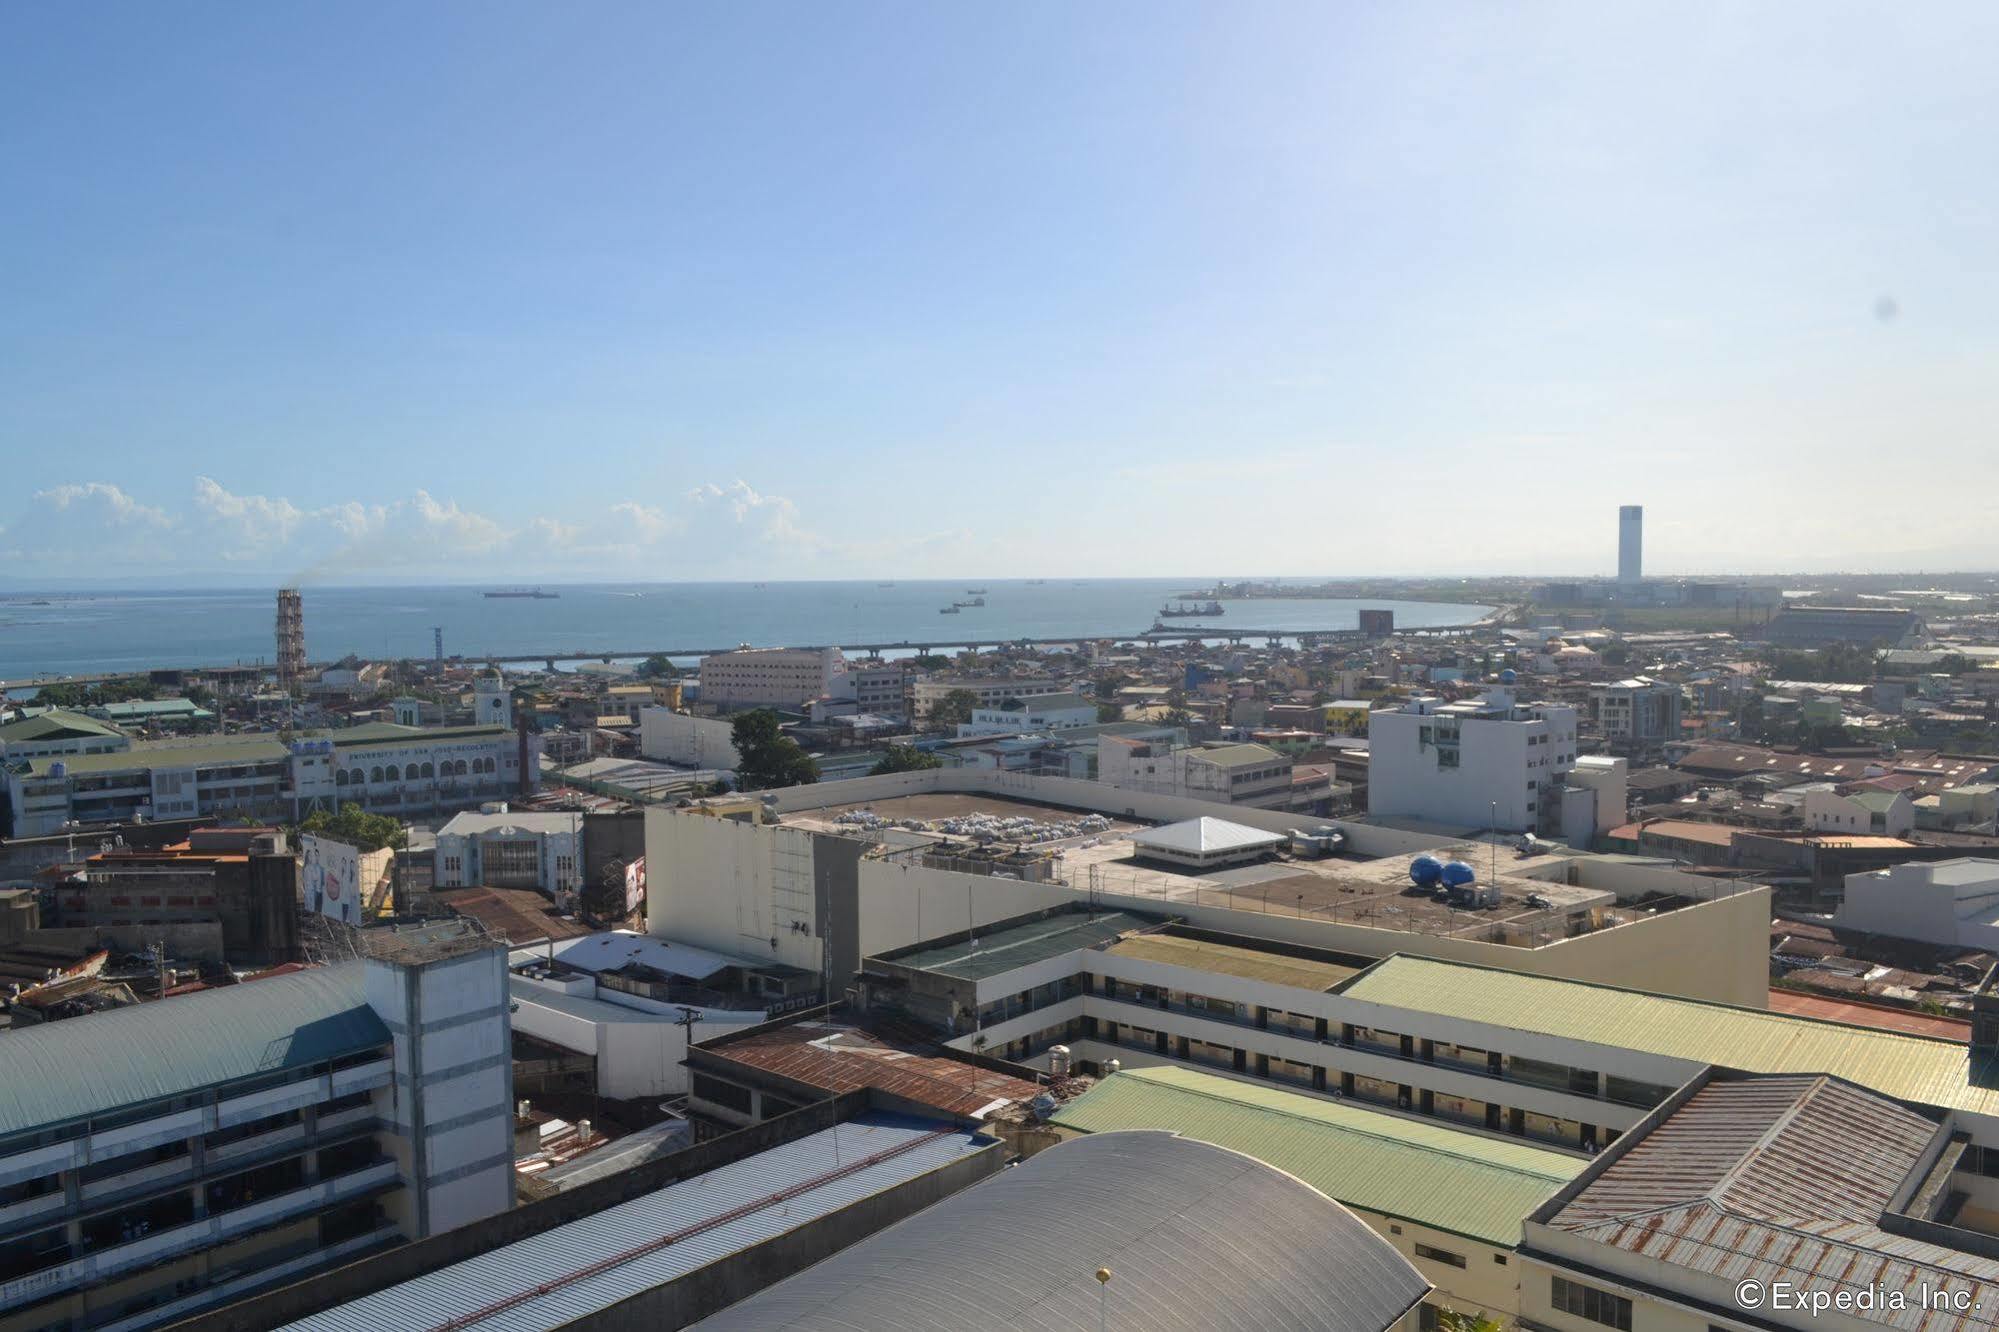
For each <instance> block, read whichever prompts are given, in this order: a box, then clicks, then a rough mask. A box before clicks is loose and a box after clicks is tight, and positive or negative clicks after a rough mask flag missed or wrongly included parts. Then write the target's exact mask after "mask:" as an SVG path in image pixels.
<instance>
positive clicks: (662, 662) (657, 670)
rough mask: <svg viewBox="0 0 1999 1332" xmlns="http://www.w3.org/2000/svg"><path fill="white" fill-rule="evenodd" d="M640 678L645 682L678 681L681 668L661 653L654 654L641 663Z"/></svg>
mask: <svg viewBox="0 0 1999 1332" xmlns="http://www.w3.org/2000/svg"><path fill="white" fill-rule="evenodd" d="M638 673H639V677H640V678H641V679H645V680H677V679H679V678H680V668H679V667H678V666H675V665H674V664H673V663H672V662H671V661H669V660H667V658H666V657H665V656H664V655H662V654H660V653H657V652H655V653H653V655H652V656H650V657H647V658H646V659H645V660H644V661H642V662H640V663H639V672H638Z"/></svg>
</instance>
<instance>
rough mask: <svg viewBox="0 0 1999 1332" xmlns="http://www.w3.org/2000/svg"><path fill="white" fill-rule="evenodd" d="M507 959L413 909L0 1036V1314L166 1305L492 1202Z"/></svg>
mask: <svg viewBox="0 0 1999 1332" xmlns="http://www.w3.org/2000/svg"><path fill="white" fill-rule="evenodd" d="M506 974H507V973H506V955H505V953H504V951H503V950H502V949H501V948H500V947H498V946H497V945H495V944H494V943H492V942H491V941H489V940H487V939H486V938H485V937H484V936H482V935H476V934H473V933H470V932H466V931H463V930H462V929H460V928H459V927H457V926H455V925H454V926H453V927H452V928H450V929H444V928H439V927H432V928H431V929H429V930H426V931H425V932H423V933H422V934H420V935H415V936H404V935H397V936H393V937H392V938H391V939H390V940H389V941H388V942H387V943H386V944H385V945H384V946H383V947H382V948H381V950H380V953H379V955H376V956H370V957H369V958H368V959H367V960H365V961H357V962H348V963H343V964H340V965H337V966H331V967H319V968H308V969H306V970H302V971H298V972H294V973H290V974H285V975H278V976H272V977H269V978H266V979H263V980H257V981H252V982H248V983H245V984H240V985H232V986H224V987H220V988H215V989H209V990H204V991H202V992H200V993H198V994H193V995H187V996H182V997H177V998H172V999H165V1000H161V1001H159V1002H157V1003H150V1004H143V1005H140V1006H137V1007H132V1008H123V1009H118V1010H114V1011H110V1012H105V1013H98V1014H92V1015H89V1016H85V1017H79V1018H72V1019H70V1020H68V1021H65V1022H61V1023H57V1024H54V1025H51V1026H46V1027H37V1028H33V1029H29V1030H23V1031H17V1032H14V1033H11V1034H9V1035H8V1036H6V1037H5V1038H4V1040H0V1087H4V1088H5V1094H4V1095H0V1332H26V1330H27V1329H30V1328H34V1329H41V1328H50V1327H89V1328H105V1329H109V1328H118V1329H137V1328H146V1327H153V1326H158V1325H160V1324H164V1323H170V1322H175V1321H178V1320H179V1319H181V1318H184V1317H187V1316H189V1315H190V1314H193V1313H196V1312H199V1311H200V1310H202V1309H205V1308H210V1307H213V1306H215V1305H219V1304H222V1303H226V1302H229V1301H232V1300H235V1299H238V1298H241V1297H243V1296H244V1295H247V1294H250V1293H252V1292H255V1291H258V1290H260V1289H263V1288H267V1287H270V1286H274V1285H278V1284H281V1283H285V1282H289V1281H292V1280H296V1279H297V1278H298V1277H299V1276H301V1275H303V1274H307V1273H311V1272H314V1271H318V1270H322V1269H325V1268H328V1267H332V1266H336V1265H339V1264H342V1263H346V1262H349V1261H351V1260H352V1259H353V1258H355V1257H356V1256H358V1255H360V1254H363V1253H366V1252H369V1251H371V1250H374V1249H378V1248H382V1247H384V1246H387V1245H392V1244H396V1243H399V1242H402V1241H404V1240H413V1239H420V1238H423V1237H425V1236H429V1235H434V1234H437V1233H439V1232H442V1231H445V1230H449V1229H452V1228H454V1227H457V1226H461V1225H465V1224H467V1223H469V1222H474V1221H478V1220H481V1219H483V1218H485V1217H490V1216H493V1215H495V1214H496V1213H499V1212H502V1211H505V1210H507V1209H508V1208H509V1207H511V1206H512V1204H513V1189H514V1181H513V1109H514V1107H513V1101H512V1061H511V1057H510V1053H509V1051H510V1043H511V1039H510V1036H509V1024H508V1012H507V1005H508V999H507V988H506Z"/></svg>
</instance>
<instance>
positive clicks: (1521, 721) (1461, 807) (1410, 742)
mask: <svg viewBox="0 0 1999 1332" xmlns="http://www.w3.org/2000/svg"><path fill="white" fill-rule="evenodd" d="M1367 722H1368V725H1367V734H1368V746H1367V748H1368V771H1367V799H1368V804H1367V809H1368V813H1369V814H1370V815H1373V816H1375V817H1379V818H1404V819H1421V820H1423V821H1424V822H1426V823H1436V824H1444V825H1448V826H1451V827H1459V828H1486V827H1493V828H1497V829H1499V830H1501V831H1505V832H1533V831H1539V832H1545V833H1549V834H1553V833H1554V832H1556V831H1558V830H1559V829H1560V826H1561V809H1560V799H1559V796H1558V794H1557V791H1558V788H1559V787H1560V786H1561V785H1562V784H1563V779H1564V778H1565V777H1566V775H1567V774H1568V773H1569V771H1570V770H1571V769H1573V768H1574V767H1575V766H1576V710H1575V709H1574V708H1572V707H1568V706H1566V705H1564V704H1517V703H1515V702H1514V701H1513V697H1512V694H1511V693H1510V692H1508V691H1506V690H1503V689H1495V690H1493V691H1492V692H1491V693H1489V694H1488V695H1487V696H1486V697H1485V698H1483V699H1481V700H1479V701H1477V702H1465V703H1445V702H1443V701H1441V700H1440V699H1437V698H1435V697H1431V696H1427V695H1426V696H1423V697H1419V698H1413V699H1410V700H1409V702H1408V703H1406V704H1404V705H1403V706H1402V707H1399V708H1378V709H1376V710H1375V711H1374V712H1372V713H1370V714H1368V719H1367Z"/></svg>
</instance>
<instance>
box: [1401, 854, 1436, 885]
mask: <svg viewBox="0 0 1999 1332" xmlns="http://www.w3.org/2000/svg"><path fill="white" fill-rule="evenodd" d="M1443 877H1444V863H1443V862H1442V861H1441V860H1438V859H1437V858H1436V857H1435V856H1418V857H1416V858H1415V859H1414V860H1412V861H1410V862H1409V878H1410V881H1411V882H1413V883H1414V884H1415V885H1416V886H1417V887H1418V888H1435V887H1436V886H1437V884H1438V883H1439V882H1440V881H1442V879H1443Z"/></svg>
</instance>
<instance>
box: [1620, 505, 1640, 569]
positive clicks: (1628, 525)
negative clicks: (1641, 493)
mask: <svg viewBox="0 0 1999 1332" xmlns="http://www.w3.org/2000/svg"><path fill="white" fill-rule="evenodd" d="M1644 576H1645V506H1644V505H1642V504H1627V505H1625V506H1624V507H1623V508H1621V509H1619V510H1618V511H1617V581H1618V582H1620V583H1635V582H1638V581H1639V580H1640V579H1641V578H1643V577H1644Z"/></svg>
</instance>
